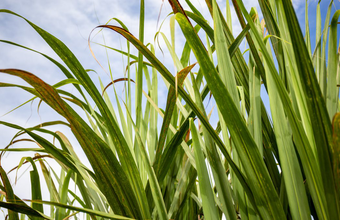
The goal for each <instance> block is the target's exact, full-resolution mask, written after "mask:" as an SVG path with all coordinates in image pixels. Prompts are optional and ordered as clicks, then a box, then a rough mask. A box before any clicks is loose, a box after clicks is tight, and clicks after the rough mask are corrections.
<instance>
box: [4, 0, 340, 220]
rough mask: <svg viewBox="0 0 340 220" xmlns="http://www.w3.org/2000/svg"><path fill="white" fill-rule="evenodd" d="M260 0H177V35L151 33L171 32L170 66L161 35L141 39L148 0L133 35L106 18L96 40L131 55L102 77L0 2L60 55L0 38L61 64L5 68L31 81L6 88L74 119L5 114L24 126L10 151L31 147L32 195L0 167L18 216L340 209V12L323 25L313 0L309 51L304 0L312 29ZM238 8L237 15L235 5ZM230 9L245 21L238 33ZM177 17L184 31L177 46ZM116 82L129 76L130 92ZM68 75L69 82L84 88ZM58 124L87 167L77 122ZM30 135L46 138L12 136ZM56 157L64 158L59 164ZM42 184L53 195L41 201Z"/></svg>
mask: <svg viewBox="0 0 340 220" xmlns="http://www.w3.org/2000/svg"><path fill="white" fill-rule="evenodd" d="M258 2H259V5H260V9H261V13H262V15H263V19H262V20H260V19H259V13H258V12H257V10H256V9H255V8H252V9H251V10H250V11H248V10H247V9H246V8H245V6H244V3H243V2H242V0H232V1H231V3H232V4H230V3H229V1H228V0H227V1H226V14H225V15H224V14H223V13H222V11H221V9H220V7H219V5H218V4H217V2H216V0H206V1H205V3H206V7H207V8H208V10H209V12H210V14H211V19H212V22H211V23H208V21H207V20H209V19H208V18H205V17H203V15H202V14H201V12H200V11H199V10H198V9H197V8H196V7H195V6H194V5H193V4H192V3H191V1H189V0H186V3H187V5H188V6H189V8H190V10H184V9H183V7H182V6H181V3H180V2H179V1H177V0H169V4H170V5H171V8H172V12H171V13H170V14H169V23H170V26H169V29H170V33H171V36H170V37H169V36H166V35H165V34H164V33H162V31H161V30H162V29H160V31H159V32H157V33H156V39H157V40H158V41H163V42H164V43H165V44H164V45H166V49H167V50H168V51H169V53H170V55H171V57H172V60H173V64H174V66H175V67H176V68H175V69H176V71H175V72H173V71H170V70H169V68H168V67H167V66H166V65H165V64H164V63H163V62H162V61H161V59H159V58H157V56H156V55H155V54H156V53H155V49H157V48H155V47H154V45H153V44H152V43H145V42H144V13H145V5H144V0H141V1H140V23H139V31H140V32H139V36H138V38H137V37H135V36H133V35H132V34H131V33H130V32H129V30H128V27H126V26H125V25H124V23H123V22H121V21H120V20H119V19H115V21H118V23H119V25H118V26H117V25H112V24H111V23H110V22H109V23H107V24H105V25H100V26H98V27H96V28H95V29H94V30H93V32H92V33H91V34H90V37H89V47H90V48H91V47H92V46H94V45H95V44H96V46H100V47H104V48H105V49H106V50H113V51H116V52H117V53H120V54H121V55H122V56H123V57H124V59H125V60H126V61H127V66H126V72H125V73H122V77H120V78H119V79H114V78H113V77H112V73H111V72H110V73H111V82H110V83H109V84H107V85H105V84H104V83H102V81H101V80H100V78H99V81H100V86H99V87H98V86H96V84H95V83H94V82H93V80H92V78H90V76H89V71H88V70H87V69H85V67H84V66H82V65H81V64H80V62H79V61H78V60H77V58H76V57H75V56H74V54H73V53H72V52H71V51H70V50H69V49H68V47H67V46H66V45H65V44H64V43H63V42H61V41H60V40H59V39H57V38H56V37H55V36H53V35H52V34H50V33H48V32H47V31H45V30H43V29H41V28H40V27H39V26H37V25H36V24H34V23H32V22H31V21H29V20H28V19H26V18H24V17H22V16H20V15H18V14H16V13H15V12H12V11H9V10H6V9H2V10H0V12H1V13H7V14H11V15H8V16H13V15H14V16H17V17H19V18H21V19H24V20H25V21H26V22H27V23H28V25H30V26H31V27H32V28H33V29H34V30H35V31H36V32H37V33H38V34H39V35H40V36H41V37H42V39H43V40H44V41H45V42H46V43H47V44H48V45H49V46H50V47H51V49H52V50H53V51H54V52H55V53H56V54H57V55H58V57H59V58H60V59H61V60H62V63H61V62H59V61H57V60H55V59H53V58H52V57H50V56H49V55H47V54H43V53H41V52H39V51H37V50H33V49H31V48H28V47H25V46H24V45H19V44H16V43H15V42H10V41H5V40H1V43H5V44H11V45H13V46H16V47H20V48H22V49H25V50H30V51H32V53H39V54H41V55H42V56H44V57H45V58H46V59H47V60H49V61H51V62H52V64H54V65H56V66H57V67H58V68H59V69H60V71H61V72H62V73H63V74H64V75H65V79H64V80H62V81H61V82H59V83H57V84H55V85H53V86H51V85H49V84H48V83H47V82H44V81H43V80H41V79H40V78H38V77H37V76H36V75H34V73H30V72H26V71H24V70H19V69H0V72H1V73H2V74H9V75H12V76H16V77H19V78H21V79H23V80H24V81H26V82H27V83H28V84H29V85H30V86H23V85H19V84H10V83H6V82H0V86H1V87H5V88H6V87H17V88H18V89H22V90H25V91H26V92H28V93H31V94H32V96H33V97H32V99H31V100H29V101H32V100H33V99H39V100H41V101H42V102H44V103H46V104H47V105H49V106H50V107H51V108H52V109H53V110H54V111H56V112H57V113H58V114H60V115H61V116H62V117H63V118H64V119H65V120H64V121H59V120H53V119H52V120H51V121H46V122H44V123H42V124H40V125H37V126H35V127H29V128H27V127H22V126H20V125H17V124H13V123H11V122H5V121H0V124H1V126H7V127H9V128H12V129H16V130H17V131H18V133H17V134H16V135H15V137H13V139H12V141H11V142H10V143H9V144H8V145H7V146H1V148H2V149H1V151H2V154H1V156H3V154H4V153H5V152H7V151H11V150H12V151H28V150H29V151H32V150H33V151H36V154H35V156H34V157H25V158H23V159H22V160H21V161H20V163H19V166H18V167H21V166H26V165H24V164H30V165H31V167H32V168H31V171H30V182H31V194H32V197H31V198H30V199H28V198H19V197H17V196H16V194H15V192H14V191H13V188H12V186H11V183H10V181H9V179H8V176H7V173H6V171H5V170H4V169H3V168H2V166H0V174H1V180H2V181H1V185H0V189H1V194H2V195H3V196H2V200H3V201H0V207H2V208H4V209H6V210H8V217H9V219H19V217H20V218H21V219H25V218H27V217H29V218H31V219H58V220H59V219H69V218H75V219H78V218H79V215H78V213H79V212H81V213H85V216H86V218H87V219H222V218H225V219H312V218H313V219H324V220H326V219H340V163H339V159H340V114H339V111H340V104H339V84H340V67H339V50H338V42H337V41H338V40H339V37H338V31H337V25H338V18H339V15H340V11H339V10H337V11H335V12H334V13H332V5H333V0H331V1H330V3H329V7H328V11H327V14H326V17H325V25H324V28H323V29H322V28H321V15H320V14H321V13H320V2H319V3H318V6H317V13H316V14H317V16H316V20H317V22H316V23H317V25H316V30H315V39H316V42H315V47H314V50H313V51H312V47H311V40H310V39H311V36H310V35H311V34H314V33H312V32H311V30H310V29H309V20H308V7H307V6H308V4H307V1H306V11H305V16H306V17H305V18H306V19H305V31H304V32H305V33H304V34H303V33H302V30H301V28H300V25H301V22H300V21H299V20H298V19H297V16H296V13H295V11H294V7H293V4H292V2H291V1H290V0H276V1H274V0H259V1H258ZM231 7H234V9H235V12H236V15H237V18H231ZM232 19H238V21H239V23H240V25H241V27H242V31H241V32H240V33H239V34H238V35H237V36H236V38H234V36H233V34H232V24H233V22H232ZM176 25H178V26H179V29H178V30H180V31H181V33H182V34H183V36H184V37H185V45H184V47H183V49H182V50H181V51H180V52H178V50H177V51H175V42H176V39H175V34H174V33H175V29H176V28H175V26H176ZM162 28H164V27H162ZM102 30H108V31H106V32H105V34H110V35H117V37H118V35H121V36H123V37H124V38H125V39H126V42H127V46H126V50H125V49H124V50H121V49H118V48H112V47H111V46H110V45H106V44H105V43H102V44H101V43H97V42H93V41H92V38H91V36H93V35H94V34H98V33H101V32H102ZM242 42H245V44H246V45H247V50H246V51H244V53H242V52H241V50H240V45H241V43H242ZM242 45H243V43H242ZM131 47H135V48H136V49H137V50H138V54H133V53H132V52H131ZM162 49H163V50H164V48H162ZM91 51H92V50H91ZM93 55H94V56H95V53H93ZM0 68H1V67H0ZM14 68H15V67H14ZM158 80H163V81H164V83H165V85H166V86H167V102H166V106H165V108H164V109H161V107H160V106H159V104H158V91H159V89H160V88H159V86H158V84H159V83H158ZM144 82H145V83H146V86H145V85H144V87H143V83H144ZM118 83H123V84H124V98H122V99H121V98H119V96H118V95H117V91H116V85H117V84H118ZM64 85H73V86H74V88H75V89H76V90H77V91H78V93H79V96H76V95H74V94H73V93H70V92H68V91H66V90H64V89H63V88H62V86H64ZM132 88H134V90H135V94H132V92H131V91H132ZM261 88H262V90H264V91H265V92H266V94H267V95H268V97H269V106H270V108H269V109H268V108H266V107H265V104H266V103H265V101H264V99H263V97H262V96H261V93H260V91H261ZM132 100H135V104H133V103H132ZM143 100H144V101H143ZM207 101H209V102H210V104H211V105H213V106H214V107H215V110H211V108H209V106H211V105H210V104H209V105H206V103H207ZM114 106H115V107H114ZM79 108H80V109H82V110H83V111H84V113H85V114H86V116H87V119H84V118H82V117H81V116H80V115H79V113H78V111H76V110H75V109H79ZM213 118H215V119H216V120H217V121H218V123H217V125H216V124H213V123H212V122H211V121H212V120H213ZM215 119H214V120H215ZM56 124H58V125H63V126H67V127H69V128H70V131H71V132H72V135H74V137H75V138H76V140H77V145H79V146H81V148H82V150H83V151H84V153H85V155H86V157H87V159H88V161H89V162H90V165H91V166H90V167H87V166H85V165H84V163H83V161H81V160H80V159H79V158H78V156H77V152H75V150H74V146H72V145H71V143H70V141H69V140H68V138H67V135H68V134H64V133H61V132H58V131H52V130H49V129H48V126H49V125H56ZM24 134H25V135H28V136H30V138H31V139H32V140H33V141H34V142H35V143H36V144H37V148H34V149H32V148H30V149H25V148H13V147H12V146H14V145H18V143H21V142H22V140H26V139H23V138H22V137H23V136H22V135H24ZM48 137H50V139H48ZM47 158H48V159H49V160H50V159H53V160H55V161H56V162H57V163H58V164H59V165H60V169H61V173H60V175H56V174H55V173H54V168H53V167H48V165H47V162H46V161H47ZM39 170H41V171H39ZM41 174H42V175H41ZM43 179H44V180H45V181H43ZM42 184H46V185H47V186H48V190H49V193H50V200H49V201H45V200H42V190H41V185H42ZM70 185H74V187H70ZM73 189H76V190H73ZM22 199H25V200H22ZM43 204H44V205H49V206H50V207H51V209H50V210H49V211H47V210H44V206H43ZM47 213H48V214H47Z"/></svg>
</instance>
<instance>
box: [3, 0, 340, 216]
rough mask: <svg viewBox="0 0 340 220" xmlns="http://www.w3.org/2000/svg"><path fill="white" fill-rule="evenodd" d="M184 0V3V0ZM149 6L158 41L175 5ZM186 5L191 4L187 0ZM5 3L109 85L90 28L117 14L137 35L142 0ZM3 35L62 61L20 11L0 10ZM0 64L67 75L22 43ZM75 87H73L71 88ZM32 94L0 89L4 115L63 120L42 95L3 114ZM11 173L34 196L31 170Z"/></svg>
mask: <svg viewBox="0 0 340 220" xmlns="http://www.w3.org/2000/svg"><path fill="white" fill-rule="evenodd" d="M180 2H181V3H182V2H185V1H180ZM244 2H245V6H246V7H247V9H250V8H251V7H257V11H260V9H259V6H258V4H257V2H256V1H252V0H245V1H244ZM293 2H294V6H295V9H296V11H297V14H298V17H299V18H300V21H302V22H304V10H305V8H304V7H305V1H304V0H294V1H293ZM192 3H193V4H194V5H195V6H196V7H197V8H198V9H199V10H200V11H201V12H203V15H204V16H205V17H210V15H209V13H208V11H207V9H206V7H205V2H204V0H193V1H192ZM218 3H219V4H220V6H221V8H222V11H225V1H222V0H219V1H218ZM316 3H317V1H316V0H309V1H308V4H309V9H310V12H309V19H310V21H311V22H310V29H311V30H314V29H315V22H313V21H314V20H315V8H316ZM328 4H329V1H325V0H323V1H322V3H321V13H322V17H323V18H324V16H325V14H326V10H327V6H328ZM145 6H146V9H145V10H146V14H145V16H146V17H145V28H146V29H145V41H144V42H145V43H152V44H154V35H155V33H156V31H157V30H158V28H159V26H160V24H161V23H162V21H163V20H164V19H166V17H167V15H168V14H169V13H170V12H171V8H170V6H169V4H168V2H167V1H164V3H163V1H162V0H145ZM183 6H184V7H185V8H188V7H187V6H186V4H184V3H183ZM0 8H1V9H9V10H12V11H13V12H15V13H18V14H20V15H22V16H23V17H25V18H27V19H28V20H30V21H32V22H33V23H35V24H36V25H38V26H40V27H41V28H43V29H45V30H46V31H48V32H50V33H51V34H53V35H54V36H55V37H57V38H59V39H60V40H61V41H63V42H64V43H65V44H66V45H67V46H68V47H69V49H70V50H71V51H72V52H73V53H74V54H75V56H76V57H77V58H78V59H79V61H80V62H81V63H82V64H83V66H84V68H86V69H94V70H95V71H96V72H97V74H98V75H99V76H100V77H102V79H103V80H104V81H105V82H104V84H105V83H106V84H107V83H109V82H110V79H109V77H108V74H107V72H108V68H107V56H106V53H105V50H104V49H103V48H102V47H100V46H96V45H94V44H92V49H93V51H94V53H95V55H96V58H97V60H98V61H99V62H100V63H101V65H102V66H104V69H102V68H101V66H100V65H99V64H98V63H97V62H96V61H95V59H94V58H93V57H92V55H91V53H90V50H89V48H88V37H89V35H90V33H91V31H92V30H93V29H94V28H95V27H96V26H98V25H100V24H105V23H106V22H108V21H109V20H110V19H111V18H118V19H120V20H121V21H122V22H123V23H124V24H125V25H126V26H127V27H128V28H129V30H130V32H131V33H132V34H134V35H135V36H138V24H139V1H137V0H135V1H127V0H68V1H66V0H64V1H62V0H59V1H45V0H30V1H27V0H1V2H0ZM335 8H337V9H339V8H340V3H339V1H338V0H335ZM333 10H334V7H333ZM158 18H159V19H158ZM232 19H233V34H234V36H236V35H237V34H238V33H239V32H240V31H241V28H240V26H239V24H238V22H237V17H236V15H235V12H234V11H232ZM168 21H169V19H167V20H166V22H165V23H164V25H163V28H162V32H164V33H165V34H166V35H167V36H170V35H169V32H168V31H167V29H168ZM322 23H323V22H322ZM110 24H115V25H117V23H115V22H111V23H110ZM302 29H303V30H304V27H302ZM96 31H98V29H95V30H94V32H93V34H92V35H91V36H92V38H91V39H92V40H93V41H96V42H102V41H101V35H96V36H95V33H96ZM93 36H95V37H93ZM104 36H105V40H106V43H107V45H109V46H110V47H115V48H118V49H119V48H121V47H124V45H125V41H124V39H122V38H121V37H119V36H118V34H116V33H113V32H112V31H111V32H110V31H105V32H104ZM0 39H1V40H9V41H13V42H15V43H18V44H22V45H24V46H26V47H30V48H32V49H35V50H38V51H40V52H43V53H46V54H48V55H49V56H51V57H53V58H55V59H57V60H60V59H58V57H57V56H56V55H55V54H54V52H53V51H52V50H51V49H50V48H49V46H48V45H47V44H46V43H45V42H44V41H43V39H42V38H41V37H40V36H39V35H38V34H37V33H36V32H35V31H34V30H33V28H31V27H30V26H29V25H28V24H27V23H26V22H25V21H24V20H23V19H21V18H18V17H16V16H13V15H10V14H5V13H0ZM176 39H178V41H176V49H177V51H180V50H181V47H182V46H183V44H184V38H183V36H181V34H180V32H179V31H177V32H176ZM314 41H315V39H314V38H312V42H314ZM160 45H161V47H164V48H165V45H164V42H162V41H161V43H160ZM164 51H166V50H164ZM156 53H157V55H158V57H159V58H160V60H161V61H163V62H164V63H165V64H166V66H167V67H168V68H169V70H170V71H173V72H174V71H175V69H174V67H173V64H172V63H171V57H170V55H169V54H167V53H165V54H162V53H161V52H160V50H159V49H158V48H156ZM109 61H110V64H111V67H112V72H113V78H120V77H123V73H124V68H125V65H126V64H123V63H122V57H121V56H120V55H119V54H117V53H109ZM0 68H1V69H5V68H17V69H23V70H26V71H29V72H31V73H34V74H35V75H37V76H38V77H40V78H41V79H43V80H44V81H45V82H47V83H49V84H51V85H53V84H55V83H57V82H59V81H60V80H63V79H65V77H64V75H63V74H62V73H61V72H60V71H59V70H58V69H57V68H56V67H55V66H54V65H53V64H52V63H50V62H49V61H47V60H46V59H45V58H44V57H42V56H40V55H38V54H35V53H33V52H29V51H27V50H24V49H22V48H18V47H15V46H12V45H7V44H4V43H1V42H0ZM90 74H92V75H91V77H93V79H94V80H95V81H98V80H97V75H96V73H90ZM0 82H6V83H20V84H25V83H24V82H22V81H21V80H20V79H18V78H16V77H11V76H7V75H5V74H2V73H1V75H0ZM71 91H73V90H72V88H71ZM159 93H160V94H159V96H160V97H159V101H160V105H161V106H162V105H163V106H164V105H165V100H166V94H167V91H166V90H164V89H163V90H160V91H159ZM30 98H32V96H31V95H30V94H28V93H26V92H24V91H22V90H20V89H13V88H0V106H1V108H0V120H1V121H7V122H11V123H15V124H18V125H21V126H23V127H31V126H35V125H37V124H39V123H41V122H44V121H48V120H50V119H51V118H53V119H60V120H61V119H62V118H61V117H60V116H58V115H57V114H56V113H54V112H53V111H51V109H50V108H49V107H48V106H47V105H46V104H42V105H41V106H40V108H39V112H37V106H38V100H35V101H34V102H33V104H26V105H25V106H23V107H21V108H20V109H18V110H15V111H13V112H11V113H10V114H7V115H4V114H5V113H7V112H9V111H10V110H12V109H13V108H15V107H17V106H19V105H20V104H22V103H24V102H25V101H27V100H29V99H30ZM3 115H4V116H3ZM51 130H53V131H56V130H59V131H61V132H63V133H65V134H68V133H69V130H67V128H65V127H51ZM16 132H17V131H16V130H14V129H10V128H7V127H5V126H2V125H0V147H1V148H3V147H5V146H7V145H8V143H9V142H10V141H11V138H12V137H13V136H14V135H15V133H16ZM71 142H72V143H73V144H74V145H75V147H76V145H77V144H76V141H75V140H74V139H72V138H71ZM15 146H16V147H27V146H31V147H34V145H30V144H27V143H20V144H16V145H15ZM79 150H80V149H79ZM27 155H30V156H33V155H34V153H33V152H32V153H9V154H6V156H5V158H3V159H2V161H1V165H2V166H3V167H4V169H5V170H6V171H8V170H10V169H12V168H13V167H15V166H16V165H18V163H19V161H20V159H21V158H22V157H23V156H27ZM79 155H81V158H85V157H84V155H83V154H82V153H81V151H79ZM84 160H85V159H84ZM49 161H51V160H49ZM26 168H28V166H27V165H26V166H23V168H21V169H20V171H19V175H18V176H20V175H21V173H22V172H23V171H24V170H25V169H26ZM26 173H27V172H26ZM10 178H11V182H12V184H13V185H14V190H15V193H16V194H17V195H18V196H19V197H21V198H29V197H30V194H29V192H28V190H26V189H25V188H26V187H27V184H26V183H27V182H26V183H25V178H27V175H26V174H24V175H23V176H22V177H21V181H20V180H19V181H18V182H17V183H16V184H15V173H14V172H13V173H11V175H10ZM23 180H24V181H23ZM27 180H28V179H27ZM45 190H46V189H45ZM0 216H1V214H0ZM0 218H1V217H0Z"/></svg>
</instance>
